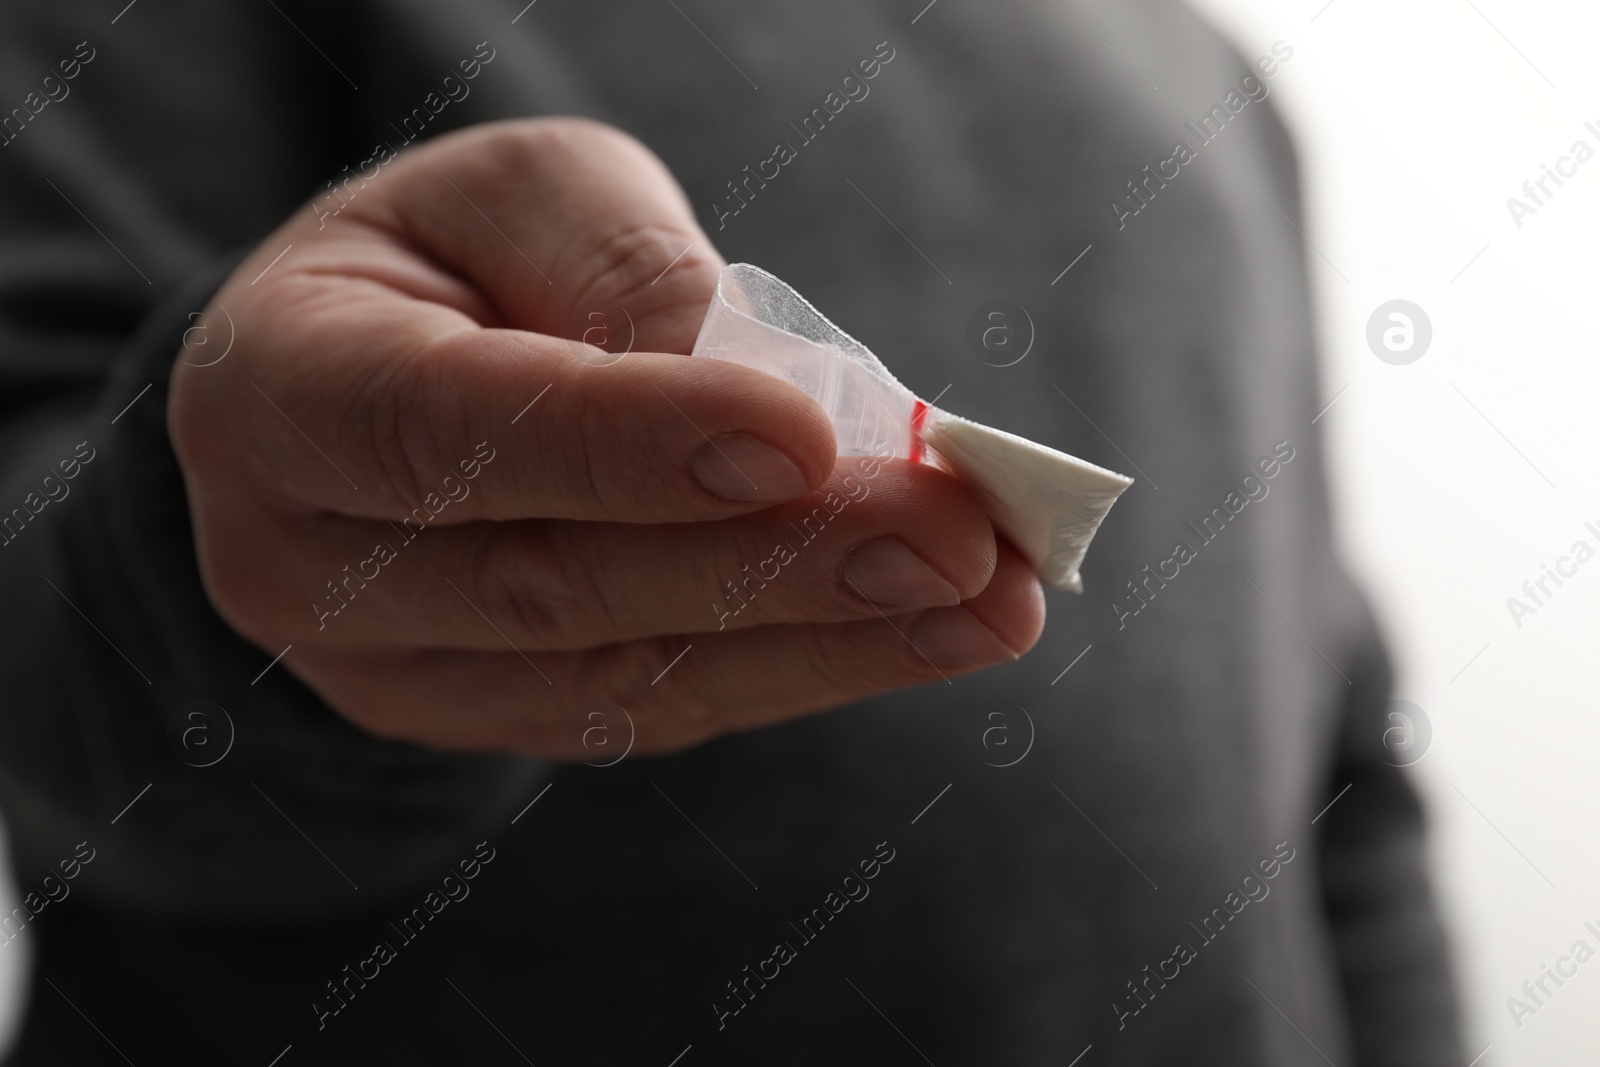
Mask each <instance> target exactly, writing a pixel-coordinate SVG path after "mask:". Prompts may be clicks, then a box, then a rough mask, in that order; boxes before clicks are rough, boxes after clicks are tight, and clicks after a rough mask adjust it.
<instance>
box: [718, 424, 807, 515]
mask: <svg viewBox="0 0 1600 1067" xmlns="http://www.w3.org/2000/svg"><path fill="white" fill-rule="evenodd" d="M689 466H690V469H691V470H693V471H694V476H695V478H696V479H698V480H699V482H700V484H701V485H703V486H705V487H706V490H707V491H708V492H712V493H715V494H716V495H717V496H720V497H722V498H723V499H724V500H749V501H760V502H762V503H767V504H775V503H777V502H778V501H780V500H793V499H795V498H796V497H800V496H805V494H806V493H807V491H809V489H810V486H808V485H806V476H805V475H804V474H802V473H800V468H799V467H798V466H796V465H795V462H794V460H792V459H790V458H789V457H788V456H786V455H784V454H783V453H782V452H779V451H778V450H777V449H776V448H773V447H772V446H771V445H769V444H767V443H766V442H765V441H762V440H759V439H757V438H754V437H751V436H749V435H748V434H742V433H730V434H725V435H724V436H722V437H718V438H717V439H716V440H714V441H708V442H707V443H706V444H704V445H702V446H700V451H698V452H696V453H695V454H694V459H693V460H691V461H690V464H689Z"/></svg>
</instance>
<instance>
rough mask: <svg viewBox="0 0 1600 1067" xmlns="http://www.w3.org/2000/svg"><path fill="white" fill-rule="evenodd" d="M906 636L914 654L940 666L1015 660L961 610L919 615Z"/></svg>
mask: <svg viewBox="0 0 1600 1067" xmlns="http://www.w3.org/2000/svg"><path fill="white" fill-rule="evenodd" d="M910 636H911V643H912V644H913V645H915V646H916V648H917V651H918V652H921V653H922V654H923V655H924V656H927V657H928V659H930V660H932V661H933V662H934V663H936V664H938V665H940V666H944V667H976V666H978V665H979V664H983V663H1006V662H1009V661H1010V660H1014V659H1016V658H1017V654H1016V653H1015V652H1013V651H1011V649H1009V648H1007V647H1006V645H1005V643H1004V642H1002V641H1001V640H1000V639H999V638H998V637H996V636H995V635H994V633H993V632H992V631H991V630H990V629H989V628H988V627H987V626H985V625H984V624H983V623H981V622H979V621H978V617H977V616H976V615H974V614H972V612H970V611H968V610H967V609H966V608H962V607H954V608H934V609H933V610H932V611H925V612H923V613H922V617H921V618H919V619H918V620H917V624H916V625H915V626H913V627H912V628H911V635H910Z"/></svg>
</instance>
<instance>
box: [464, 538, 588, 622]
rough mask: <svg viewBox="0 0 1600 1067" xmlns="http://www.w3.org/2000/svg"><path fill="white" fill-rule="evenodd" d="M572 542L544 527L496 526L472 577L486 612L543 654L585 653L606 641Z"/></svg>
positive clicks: (586, 573)
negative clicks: (553, 651)
mask: <svg viewBox="0 0 1600 1067" xmlns="http://www.w3.org/2000/svg"><path fill="white" fill-rule="evenodd" d="M573 540H574V539H572V538H569V537H562V536H560V535H558V534H557V533H555V527H553V526H550V525H546V524H541V523H533V522H530V523H506V524H498V525H497V528H496V533H495V534H494V536H492V537H491V538H490V539H489V541H488V547H487V548H486V550H485V551H484V553H483V558H482V559H480V560H478V561H477V562H476V565H475V566H474V567H473V573H475V574H477V575H478V576H479V582H478V584H479V591H480V596H481V597H482V600H481V601H480V602H481V603H483V604H484V612H485V613H486V614H487V615H488V616H489V617H490V618H491V619H495V618H498V619H504V620H507V625H508V626H509V627H510V632H511V633H512V634H513V635H515V636H516V637H518V638H520V639H521V640H523V641H527V642H529V643H531V644H532V645H533V646H534V647H537V648H541V649H572V648H583V647H587V646H588V645H592V644H595V643H598V642H599V641H602V640H604V639H603V638H601V637H598V636H597V631H598V632H599V633H604V632H605V629H604V627H605V619H603V618H602V619H601V620H599V621H598V624H597V621H596V619H595V613H596V609H597V607H599V608H600V610H601V611H602V612H604V611H605V608H604V602H603V600H602V599H601V597H600V596H599V595H598V593H597V590H596V587H595V583H594V581H593V580H592V578H591V577H590V575H589V572H588V571H586V570H585V568H584V567H583V566H582V565H581V563H580V562H579V561H578V560H575V559H574V558H572V557H573V552H572V551H571V550H570V548H568V547H566V546H570V545H571V544H572V543H573Z"/></svg>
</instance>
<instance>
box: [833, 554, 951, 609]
mask: <svg viewBox="0 0 1600 1067" xmlns="http://www.w3.org/2000/svg"><path fill="white" fill-rule="evenodd" d="M843 575H844V580H845V583H846V584H847V585H849V586H850V587H851V588H853V589H854V590H855V591H856V592H857V593H860V594H861V595H862V596H864V597H866V598H867V599H868V600H870V601H872V602H873V603H875V604H887V605H892V606H894V607H901V608H933V607H940V606H946V605H951V604H959V603H961V593H960V592H959V591H958V590H957V589H956V587H955V586H953V585H951V584H950V583H949V582H947V581H945V580H944V579H943V578H941V577H940V576H939V574H938V572H936V571H935V570H934V569H933V568H932V567H930V566H928V565H927V564H926V563H924V562H923V561H922V557H921V556H919V555H917V554H916V553H915V552H913V551H911V546H910V545H908V544H906V543H905V542H904V541H902V540H900V538H898V537H878V538H874V539H873V540H871V541H868V542H867V543H866V544H864V545H859V546H857V547H856V548H855V550H854V551H852V552H851V553H850V554H849V555H848V556H846V557H845V560H844V571H843Z"/></svg>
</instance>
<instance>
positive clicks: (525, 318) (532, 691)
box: [168, 120, 1044, 759]
mask: <svg viewBox="0 0 1600 1067" xmlns="http://www.w3.org/2000/svg"><path fill="white" fill-rule="evenodd" d="M343 192H344V199H346V200H348V203H346V204H344V206H343V207H342V208H340V209H339V210H338V212H337V213H336V214H334V213H332V212H330V211H329V208H328V205H330V204H332V205H334V206H337V205H338V202H337V201H334V200H332V199H331V198H324V199H323V202H322V207H321V208H318V209H313V208H309V207H308V208H307V209H305V210H303V211H301V212H299V213H297V214H296V215H294V216H293V217H292V218H291V219H290V220H289V221H288V222H287V223H285V224H284V226H282V227H281V228H280V229H279V230H278V231H277V232H276V233H274V234H273V235H272V236H271V237H269V238H268V239H267V240H266V241H265V242H264V243H263V244H262V245H261V246H260V248H259V249H258V250H257V251H256V252H255V253H254V254H253V255H251V257H250V258H249V259H247V260H246V261H245V262H244V264H243V265H241V266H240V267H239V269H238V270H237V271H236V272H235V273H234V275H233V277H232V278H230V279H229V281H228V282H227V283H226V284H225V285H224V286H223V288H222V290H221V291H220V292H219V293H218V294H217V296H216V299H215V300H214V301H213V302H212V307H211V308H210V309H209V312H208V316H209V317H208V321H211V322H221V321H223V317H222V314H221V312H222V311H226V313H227V316H228V317H229V318H231V320H232V322H233V324H234V329H235V337H236V341H235V343H234V347H233V349H232V350H231V352H230V353H229V354H228V357H227V358H226V359H225V360H223V361H221V362H219V363H216V364H215V365H211V366H197V365H195V364H193V363H190V362H189V361H188V360H187V359H180V360H179V363H178V365H177V366H176V367H175V369H174V374H173V379H172V389H171V398H170V403H169V409H168V423H169V427H170V430H171V435H172V441H173V446H174V448H175V449H176V451H177V455H178V459H179V462H180V463H181V465H182V467H183V471H184V478H185V482H186V484H187V488H188V495H189V503H190V508H191V511H192V514H193V517H194V532H195V540H196V544H197V546H198V551H199V558H200V567H201V573H202V575H203V577H204V579H205V583H206V589H207V591H208V593H209V595H210V597H211V600H212V602H213V603H214V604H215V605H216V607H217V610H218V611H219V612H220V613H221V614H222V615H223V617H224V618H226V619H227V620H228V622H229V623H230V624H231V625H232V626H233V627H234V628H235V629H236V630H238V631H239V633H241V634H243V635H244V636H245V637H246V638H248V639H249V640H251V641H253V642H255V643H256V644H257V645H259V646H260V647H261V648H262V649H264V650H266V651H267V652H270V653H272V654H276V653H277V652H278V651H279V650H281V649H282V648H283V647H284V646H285V645H288V644H290V643H292V644H293V646H294V647H293V650H292V651H291V652H290V653H289V655H288V656H286V657H285V660H284V662H285V664H286V665H287V666H288V668H289V669H290V670H292V671H293V672H294V673H295V674H296V675H297V676H298V677H299V678H301V679H302V680H303V681H304V682H305V683H306V684H307V685H309V686H310V687H311V688H312V689H314V690H315V691H316V692H317V693H318V694H320V695H321V696H322V697H323V699H325V700H326V701H327V702H328V703H329V704H330V705H331V706H332V707H333V708H335V709H336V710H337V711H339V712H340V713H341V714H343V715H344V716H346V717H347V718H348V719H350V720H351V721H352V722H354V723H356V724H357V725H359V726H361V727H363V728H364V729H366V730H369V731H371V732H372V733H375V734H379V735H382V736H386V737H392V738H398V739H403V740H407V741H412V742H416V743H420V744H425V745H433V746H438V747H442V748H470V749H513V750H517V751H521V752H525V753H528V754H532V755H538V756H544V757H549V758H557V759H561V758H576V759H581V758H583V756H584V755H585V750H584V748H583V745H582V738H583V736H584V731H585V730H586V729H589V728H590V727H592V726H593V725H594V721H595V720H593V719H591V718H590V716H591V714H592V713H594V712H600V713H604V714H605V715H610V716H614V715H616V714H617V713H618V711H619V709H626V710H627V711H628V712H629V713H630V715H631V716H632V718H633V720H634V722H635V724H636V728H637V743H636V745H635V748H634V751H636V752H641V753H644V752H664V751H671V750H674V749H678V748H682V747H685V746H688V745H693V744H696V743H699V742H701V741H704V740H706V739H708V738H711V737H714V736H716V735H718V734H720V733H723V732H725V731H728V730H742V729H749V728H751V727H756V726H761V725H764V724H767V723H773V722H777V721H780V720H784V719H788V718H792V717H794V716H797V715H802V714H805V713H807V712H814V711H819V710H822V709H825V708H829V707H833V706H836V705H839V704H843V703H846V702H849V701H852V700H857V699H859V698H862V697H866V696H870V695H872V694H874V693H879V692H883V691H885V690H889V689H895V688H898V687H902V686H909V685H915V684H918V683H922V682H927V681H936V680H939V679H940V678H941V677H944V676H950V675H954V674H957V673H960V672H965V671H969V670H972V669H975V668H977V667H981V666H984V665H988V664H993V663H998V662H1002V661H1006V660H1010V659H1013V658H1015V657H1016V656H1017V655H1018V654H1020V653H1021V652H1023V651H1025V650H1027V649H1028V648H1029V647H1031V646H1032V644H1033V642H1034V641H1035V640H1036V639H1037V638H1038V634H1039V631H1040V629H1041V627H1042V626H1043V621H1044V601H1043V596H1042V594H1041V592H1040V589H1039V585H1038V582H1037V581H1036V580H1035V579H1034V577H1033V575H1032V574H1031V572H1030V569H1029V567H1028V565H1027V563H1026V562H1025V561H1024V560H1023V559H1022V558H1021V557H1020V556H1018V555H1017V553H1016V552H1015V551H1014V550H1013V549H1012V548H1010V547H1009V546H1008V545H1006V544H1005V543H1003V542H999V543H997V541H996V539H995V535H994V532H993V530H992V528H991V527H990V524H989V520H988V519H987V517H986V516H985V515H984V512H983V510H982V509H981V507H980V506H979V504H978V503H977V501H976V500H974V499H973V498H972V496H971V495H970V494H969V493H968V492H967V491H966V490H965V489H963V488H962V486H961V485H960V484H958V483H957V482H956V481H955V480H954V479H952V478H950V477H949V476H947V475H945V474H943V473H941V472H939V471H937V470H935V469H933V468H931V467H927V466H921V465H914V464H907V463H902V462H889V463H878V462H876V461H872V460H862V459H861V458H859V457H845V458H842V459H840V460H838V462H837V465H836V463H835V456H834V443H833V433H832V429H831V427H830V426H829V424H828V421H827V418H826V416H825V415H824V414H823V412H822V410H821V409H820V408H819V407H818V406H817V405H816V404H814V403H813V402H812V401H811V400H810V399H809V398H808V397H806V396H805V395H804V394H802V393H800V392H799V391H798V390H796V389H794V388H793V387H791V386H789V385H787V384H786V383H784V382H782V381H780V380H778V379H776V378H773V377H769V376H767V375H764V374H761V373H759V372H756V371H753V370H750V369H748V368H745V367H740V366H737V365H734V364H730V363H725V362H721V361H716V360H709V359H706V360H702V359H690V358H687V353H688V352H689V350H690V348H691V346H692V345H693V342H694V337H695V333H696V331H697V330H698V328H699V325H700V321H701V319H702V317H703V316H704V314H705V310H706V307H707V304H708V302H709V300H710V298H711V295H712V292H713V290H714V287H715V284H716V278H717V272H718V270H719V269H720V268H721V266H722V262H721V260H720V258H719V257H718V255H717V253H716V251H715V250H714V249H713V248H712V246H711V243H710V241H709V239H708V238H707V237H706V236H705V234H703V233H702V232H701V231H700V230H699V228H698V227H697V225H696V224H695V221H694V216H693V214H692V212H691V211H690V209H689V206H688V204H687V203H686V201H685V199H684V197H683V195H682V193H681V191H680V190H679V189H678V187H677V185H676V183H675V182H674V181H673V179H672V177H671V175H670V174H668V172H667V171H666V169H665V167H664V166H663V165H662V164H661V163H660V162H659V161H658V160H657V159H656V158H655V157H654V156H653V155H652V154H651V153H650V152H649V151H647V150H646V149H645V148H644V147H643V146H641V145H639V144H638V143H637V142H635V141H633V140H632V139H630V138H628V137H626V136H625V135H623V134H621V133H619V132H617V131H615V130H612V129H610V128H608V127H604V126H600V125H597V124H594V123H590V122H581V121H573V120H538V121H520V122H508V123H498V124H494V125H488V126H481V127H476V128H473V129H470V130H466V131H462V132H460V133H456V134H453V135H450V136H447V137H443V138H440V139H438V140H436V141H434V142H432V143H430V144H428V145H426V146H424V147H421V148H419V149H417V150H415V151H413V152H407V153H406V154H405V155H403V156H401V157H400V158H399V159H397V160H395V161H393V162H391V163H389V164H388V165H386V166H385V167H384V168H383V169H382V170H381V171H380V172H379V174H378V175H377V176H376V177H375V178H373V179H372V180H371V181H370V183H368V184H366V185H365V186H364V187H363V186H361V185H360V184H359V183H356V182H352V183H350V185H349V186H348V187H347V188H346V189H345V190H344V191H343ZM290 245H292V246H293V247H292V250H291V251H289V253H288V254H287V255H285V256H283V258H282V259H281V260H279V261H276V262H275V257H277V256H279V255H280V253H282V252H283V250H284V249H285V247H286V246H290ZM686 246H687V251H684V249H685V247H686ZM680 253H681V255H680ZM263 272H264V273H263ZM608 307H620V308H622V309H625V310H626V312H627V314H628V316H630V317H631V320H632V324H633V329H634V343H633V351H631V352H630V353H629V354H627V355H626V356H624V357H622V358H621V359H617V360H615V361H614V362H613V360H614V359H615V357H608V356H606V354H605V353H604V352H602V351H601V350H600V349H597V348H593V347H589V346H586V345H583V344H581V343H578V342H575V341H574V340H570V339H569V338H574V337H579V336H581V335H582V333H583V330H584V328H585V325H586V324H587V323H588V322H589V321H590V320H589V319H588V317H587V316H588V313H589V312H590V311H593V310H598V309H602V308H608ZM613 325H615V323H613ZM535 398H538V399H537V403H534V404H533V405H532V407H528V406H527V405H528V404H529V403H530V401H533V400H534V399H535ZM519 413H520V414H519ZM513 420H515V421H513ZM829 494H832V495H831V496H830V495H829ZM818 509H820V511H819V510H818ZM819 530H820V532H818V531H819ZM730 583H731V584H730ZM691 645H692V646H693V647H692V648H691V647H689V646H691ZM686 649H687V651H685V650H686ZM669 665H670V667H669ZM612 721H615V720H614V719H613V720H612Z"/></svg>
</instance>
